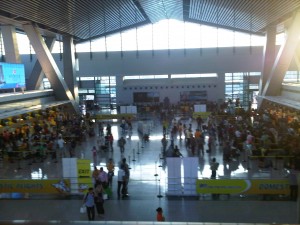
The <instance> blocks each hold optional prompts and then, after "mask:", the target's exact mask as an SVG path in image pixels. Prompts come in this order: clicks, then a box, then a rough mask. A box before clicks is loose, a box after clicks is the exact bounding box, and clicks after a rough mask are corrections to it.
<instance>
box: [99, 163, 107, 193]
mask: <svg viewBox="0 0 300 225" xmlns="http://www.w3.org/2000/svg"><path fill="white" fill-rule="evenodd" d="M98 183H100V184H102V187H103V188H104V189H105V188H107V187H108V176H107V173H106V172H105V171H104V170H103V167H100V171H99V175H98Z"/></svg>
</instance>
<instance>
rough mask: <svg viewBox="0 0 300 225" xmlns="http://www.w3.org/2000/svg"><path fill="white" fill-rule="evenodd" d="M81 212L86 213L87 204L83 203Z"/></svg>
mask: <svg viewBox="0 0 300 225" xmlns="http://www.w3.org/2000/svg"><path fill="white" fill-rule="evenodd" d="M80 213H86V207H85V205H82V206H81V207H80Z"/></svg>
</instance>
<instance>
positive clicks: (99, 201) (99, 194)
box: [95, 183, 105, 216]
mask: <svg viewBox="0 0 300 225" xmlns="http://www.w3.org/2000/svg"><path fill="white" fill-rule="evenodd" d="M103 194H104V189H103V186H102V184H100V183H99V184H97V186H96V188H95V205H96V210H97V213H98V216H101V215H104V213H105V211H104V205H103V204H104V199H103Z"/></svg>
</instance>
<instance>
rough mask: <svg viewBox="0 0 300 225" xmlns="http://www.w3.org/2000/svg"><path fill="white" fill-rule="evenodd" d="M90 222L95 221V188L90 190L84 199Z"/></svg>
mask: <svg viewBox="0 0 300 225" xmlns="http://www.w3.org/2000/svg"><path fill="white" fill-rule="evenodd" d="M83 204H84V205H85V207H86V212H87V216H88V219H89V221H91V220H95V194H94V190H93V188H89V190H88V193H87V194H86V195H85V197H84V199H83Z"/></svg>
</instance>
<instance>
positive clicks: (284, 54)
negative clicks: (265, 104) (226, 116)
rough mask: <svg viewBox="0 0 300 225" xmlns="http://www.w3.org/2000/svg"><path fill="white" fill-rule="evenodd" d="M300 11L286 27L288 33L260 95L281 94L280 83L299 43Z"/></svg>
mask: <svg viewBox="0 0 300 225" xmlns="http://www.w3.org/2000/svg"><path fill="white" fill-rule="evenodd" d="M299 26H300V12H299V11H297V12H296V13H295V15H294V18H293V22H292V24H291V26H290V27H289V29H288V35H287V38H286V40H285V43H284V44H283V45H282V46H281V48H280V50H279V52H278V54H277V57H276V59H275V61H274V65H273V67H272V70H271V72H270V76H269V77H268V80H267V82H266V84H265V87H264V88H263V91H262V96H263V97H264V96H278V95H280V94H281V84H282V81H283V78H284V76H285V73H286V71H287V70H288V68H289V66H290V63H291V61H292V59H293V56H294V54H295V50H296V48H297V46H298V43H299V36H300V29H299Z"/></svg>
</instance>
